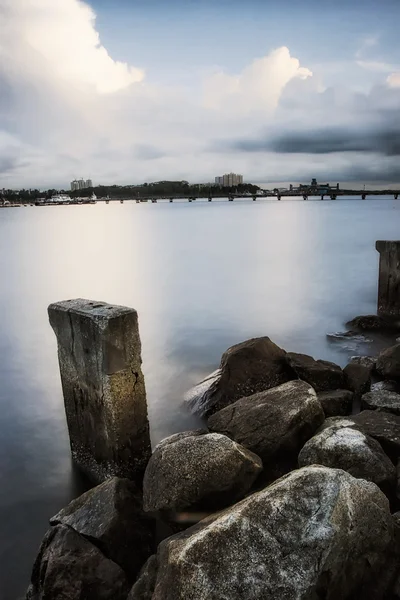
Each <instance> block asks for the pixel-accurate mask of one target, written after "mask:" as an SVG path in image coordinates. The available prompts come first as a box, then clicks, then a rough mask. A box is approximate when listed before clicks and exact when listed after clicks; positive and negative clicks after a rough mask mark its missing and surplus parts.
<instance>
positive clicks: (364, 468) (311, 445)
mask: <svg viewBox="0 0 400 600" xmlns="http://www.w3.org/2000/svg"><path fill="white" fill-rule="evenodd" d="M314 464H318V465H325V466H326V467H333V468H335V469H343V470H344V471H347V472H348V473H350V475H353V477H357V478H361V479H366V480H367V481H372V482H373V483H376V485H378V486H379V487H380V488H381V489H382V490H383V491H384V492H385V493H386V494H388V495H390V496H392V495H393V492H394V489H395V480H396V469H395V467H394V465H393V463H392V462H391V461H390V459H389V458H388V457H387V456H386V454H385V453H384V451H383V450H382V447H381V445H380V444H379V443H378V442H377V441H376V440H374V439H373V438H371V437H370V436H368V435H365V434H364V433H361V431H357V430H356V429H353V428H352V427H338V426H332V427H328V428H327V429H325V430H324V431H322V432H321V433H319V434H317V435H315V436H314V437H313V438H311V439H310V440H308V442H307V443H306V444H305V445H304V447H303V448H302V450H301V452H300V454H299V466H300V467H306V466H308V465H314Z"/></svg>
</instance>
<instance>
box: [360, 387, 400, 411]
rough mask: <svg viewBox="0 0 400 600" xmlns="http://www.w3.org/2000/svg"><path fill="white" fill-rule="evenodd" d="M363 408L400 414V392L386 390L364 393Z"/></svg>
mask: <svg viewBox="0 0 400 600" xmlns="http://www.w3.org/2000/svg"><path fill="white" fill-rule="evenodd" d="M361 410H378V411H383V412H389V413H393V414H394V415H400V394H396V393H395V392H386V391H385V390H383V391H379V390H378V391H377V392H369V393H368V394H364V395H363V397H362V398H361Z"/></svg>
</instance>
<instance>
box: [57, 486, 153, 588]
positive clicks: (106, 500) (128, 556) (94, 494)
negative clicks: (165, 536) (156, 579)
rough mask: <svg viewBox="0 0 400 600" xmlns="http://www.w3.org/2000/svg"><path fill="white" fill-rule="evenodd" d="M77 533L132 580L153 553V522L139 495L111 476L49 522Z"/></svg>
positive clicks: (131, 487) (133, 487)
mask: <svg viewBox="0 0 400 600" xmlns="http://www.w3.org/2000/svg"><path fill="white" fill-rule="evenodd" d="M50 523H51V524H52V525H58V524H62V525H68V526H69V527H72V529H74V530H75V531H76V532H77V533H80V534H81V535H83V536H84V537H86V538H87V539H89V540H90V541H91V542H92V543H93V544H95V545H96V546H97V547H98V548H100V550H101V551H102V552H103V553H104V554H105V555H106V556H107V557H108V558H110V559H111V560H113V561H114V562H115V563H117V564H118V565H119V566H120V567H122V568H123V569H124V571H125V572H126V573H127V574H128V575H129V577H130V578H131V579H132V580H133V579H135V578H136V577H137V574H138V573H139V571H140V569H141V568H142V566H143V564H144V563H145V561H146V560H147V558H148V557H149V556H150V555H151V554H152V553H153V552H154V549H155V548H154V544H155V521H154V520H153V519H149V517H148V516H147V515H146V514H145V513H144V512H143V508H142V498H141V493H139V492H138V490H137V489H136V487H135V485H134V484H133V483H132V482H131V481H129V480H128V479H119V478H118V477H113V478H112V479H108V480H106V481H105V482H104V483H102V484H101V485H98V486H97V487H95V488H93V489H91V490H89V491H88V492H86V493H85V494H83V495H82V496H79V498H76V500H73V501H72V502H70V504H68V506H67V507H66V508H63V509H62V510H60V512H59V513H57V514H56V515H55V516H54V517H52V518H51V519H50Z"/></svg>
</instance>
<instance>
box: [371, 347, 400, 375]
mask: <svg viewBox="0 0 400 600" xmlns="http://www.w3.org/2000/svg"><path fill="white" fill-rule="evenodd" d="M376 370H377V371H378V373H380V374H381V375H382V376H383V377H385V378H386V379H399V378H400V344H396V345H395V346H391V347H390V348H387V349H386V350H383V351H382V352H381V353H380V355H379V356H378V360H377V362H376Z"/></svg>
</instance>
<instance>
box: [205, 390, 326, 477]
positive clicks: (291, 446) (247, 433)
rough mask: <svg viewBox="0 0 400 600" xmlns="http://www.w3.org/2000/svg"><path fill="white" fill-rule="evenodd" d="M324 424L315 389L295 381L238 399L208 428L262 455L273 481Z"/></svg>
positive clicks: (288, 467)
mask: <svg viewBox="0 0 400 600" xmlns="http://www.w3.org/2000/svg"><path fill="white" fill-rule="evenodd" d="M323 421H324V411H323V410H322V407H321V404H320V402H319V400H318V398H317V395H316V393H315V391H314V389H313V388H312V387H311V386H310V385H309V384H307V383H305V382H304V381H299V380H296V381H290V382H288V383H284V384H282V385H280V386H278V387H276V388H273V389H272V390H267V391H265V392H259V393H258V394H254V395H253V396H248V397H246V398H241V399H240V400H237V401H236V402H235V403H234V404H231V405H230V406H227V407H226V408H224V409H222V410H220V411H219V412H217V413H215V415H212V416H211V417H210V418H209V419H208V426H209V428H210V430H211V431H218V432H220V433H223V434H225V435H227V436H228V437H230V438H232V439H234V440H235V441H236V442H238V443H239V444H242V445H243V446H244V447H245V448H248V449H249V450H251V451H252V452H255V453H256V454H257V455H258V456H260V457H261V459H262V461H263V464H264V472H265V477H266V478H268V479H273V478H276V477H279V476H280V475H282V474H283V473H287V472H288V471H289V470H291V469H292V468H294V467H295V466H296V463H297V456H298V453H299V451H300V449H301V448H302V446H303V445H304V443H305V442H306V441H307V440H308V439H309V438H310V437H311V436H312V435H313V434H314V432H315V431H316V429H317V428H318V427H319V426H320V425H321V423H322V422H323Z"/></svg>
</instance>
